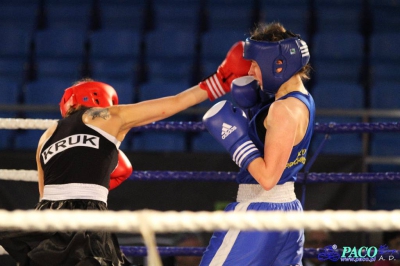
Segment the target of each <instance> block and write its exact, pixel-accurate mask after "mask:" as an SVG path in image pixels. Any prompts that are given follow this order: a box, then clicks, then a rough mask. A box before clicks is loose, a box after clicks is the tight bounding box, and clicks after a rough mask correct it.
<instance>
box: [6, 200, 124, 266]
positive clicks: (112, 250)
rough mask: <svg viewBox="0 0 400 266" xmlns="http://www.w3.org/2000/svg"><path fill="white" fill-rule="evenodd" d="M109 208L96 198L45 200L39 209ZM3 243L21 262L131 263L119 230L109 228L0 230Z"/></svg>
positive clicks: (60, 263)
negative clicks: (119, 241) (60, 230)
mask: <svg viewBox="0 0 400 266" xmlns="http://www.w3.org/2000/svg"><path fill="white" fill-rule="evenodd" d="M45 209H57V210H60V209H71V210H74V209H81V210H107V206H106V204H105V203H103V202H100V201H92V200H64V201H41V202H39V203H38V204H37V206H36V210H45ZM0 245H2V246H3V247H4V249H5V250H6V251H7V252H8V253H9V254H10V255H11V256H12V257H13V258H14V259H15V260H16V261H18V262H19V263H20V265H35V266H36V265H37V266H39V265H44V266H47V265H65V266H70V265H88V266H91V265H113V266H117V265H130V264H129V262H128V260H127V259H126V258H125V256H124V255H123V253H122V252H121V250H120V247H119V244H118V239H117V237H116V235H115V234H113V233H110V232H105V231H95V232H92V231H78V232H45V233H44V232H21V231H12V232H10V231H7V232H0Z"/></svg>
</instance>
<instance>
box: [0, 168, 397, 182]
mask: <svg viewBox="0 0 400 266" xmlns="http://www.w3.org/2000/svg"><path fill="white" fill-rule="evenodd" d="M237 174H238V173H237V172H213V171H208V172H207V171H206V172H200V171H199V172H196V171H134V172H133V173H132V174H131V176H130V177H129V180H132V181H220V182H234V181H236V176H237ZM37 179H38V177H37V171H36V170H16V169H10V170H8V169H0V180H11V181H26V182H37ZM304 179H305V174H304V173H299V174H298V176H297V180H296V183H304ZM393 181H400V172H381V173H379V172H377V173H307V179H306V180H305V183H307V184H309V183H366V182H393Z"/></svg>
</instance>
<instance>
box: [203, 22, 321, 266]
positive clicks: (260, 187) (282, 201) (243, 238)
mask: <svg viewBox="0 0 400 266" xmlns="http://www.w3.org/2000/svg"><path fill="white" fill-rule="evenodd" d="M243 57H244V58H245V59H247V60H251V67H250V69H249V72H248V74H249V76H246V77H242V78H238V79H236V80H234V81H233V83H232V95H233V97H234V99H235V101H236V103H237V105H238V106H239V107H240V109H239V108H236V107H234V106H233V105H232V104H231V103H230V102H227V101H222V102H219V103H217V104H216V105H214V106H213V107H212V108H211V109H210V110H209V111H208V112H207V113H206V114H205V115H204V117H203V121H204V123H205V125H206V127H207V129H208V130H209V132H210V133H211V134H212V135H213V136H214V137H215V138H216V139H217V140H218V141H219V142H220V143H221V144H222V145H223V146H224V147H225V148H226V149H227V150H228V151H229V153H230V154H231V156H232V159H233V160H234V161H235V162H236V163H237V164H238V165H239V166H240V167H241V169H240V172H239V174H238V176H237V182H238V183H239V190H238V194H237V200H236V202H233V203H231V204H229V205H228V206H227V207H226V211H237V212H240V211H302V206H301V204H300V202H299V200H297V199H296V195H295V193H294V182H295V181H296V177H297V173H298V172H299V171H300V170H301V169H302V167H303V166H304V164H305V161H306V156H307V151H308V146H309V143H310V139H311V136H312V133H313V125H314V116H315V105H314V101H313V99H312V96H311V95H310V93H309V92H308V91H307V90H306V88H305V87H304V84H303V80H304V79H308V78H309V76H308V74H309V69H310V66H309V65H308V61H309V58H310V55H309V52H308V48H307V44H306V43H305V42H304V41H303V40H301V39H300V37H299V36H298V35H295V34H293V33H291V32H289V31H286V30H285V28H284V27H283V26H282V25H281V24H279V23H271V24H268V25H260V26H259V27H257V28H256V29H255V30H254V32H252V35H251V37H250V38H248V39H247V40H246V42H245V46H244V54H243ZM260 96H261V97H260ZM270 96H271V97H272V98H274V99H275V100H274V101H272V103H271V101H269V100H267V101H265V99H269V98H271V97H270ZM249 109H250V111H251V112H249ZM246 114H247V116H246ZM249 114H251V115H252V117H250V118H249V117H248V115H249ZM293 222H296V221H293ZM303 242H304V236H303V231H302V230H301V231H282V232H259V231H251V232H250V231H239V230H229V231H227V232H215V233H214V235H213V237H212V238H211V240H210V243H209V246H208V247H207V249H206V251H205V253H204V255H203V258H202V262H201V265H224V266H225V265H241V266H242V265H252V266H256V265H259V266H269V265H273V266H285V265H301V259H302V254H303Z"/></svg>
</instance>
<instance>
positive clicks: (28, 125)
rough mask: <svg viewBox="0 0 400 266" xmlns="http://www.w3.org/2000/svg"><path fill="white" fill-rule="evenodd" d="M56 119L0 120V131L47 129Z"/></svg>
mask: <svg viewBox="0 0 400 266" xmlns="http://www.w3.org/2000/svg"><path fill="white" fill-rule="evenodd" d="M57 121H58V120H56V119H23V118H0V129H43V130H44V129H48V128H49V127H50V126H51V125H53V124H54V123H56V122H57Z"/></svg>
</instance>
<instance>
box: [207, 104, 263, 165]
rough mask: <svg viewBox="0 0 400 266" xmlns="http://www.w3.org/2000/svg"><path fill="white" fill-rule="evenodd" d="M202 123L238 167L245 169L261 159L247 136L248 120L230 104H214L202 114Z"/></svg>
mask: <svg viewBox="0 0 400 266" xmlns="http://www.w3.org/2000/svg"><path fill="white" fill-rule="evenodd" d="M203 123H204V125H205V127H206V128H207V130H208V131H209V132H210V134H211V135H212V136H213V137H214V138H215V139H216V140H217V141H218V142H220V143H221V144H222V146H224V148H225V149H226V150H227V151H228V152H229V153H230V155H231V157H232V159H233V161H235V163H236V164H237V165H238V166H239V167H242V168H245V169H246V168H247V166H248V165H249V164H250V163H251V162H252V161H253V160H254V159H256V158H258V157H261V154H260V152H259V151H258V149H257V148H256V146H255V145H254V143H253V141H252V140H251V139H250V137H249V135H248V120H247V118H246V116H245V114H244V112H243V111H242V110H240V109H239V108H235V107H234V106H233V105H232V103H230V102H228V101H221V102H219V103H217V104H215V105H214V106H213V107H211V109H210V110H208V111H207V113H205V114H204V116H203Z"/></svg>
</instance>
